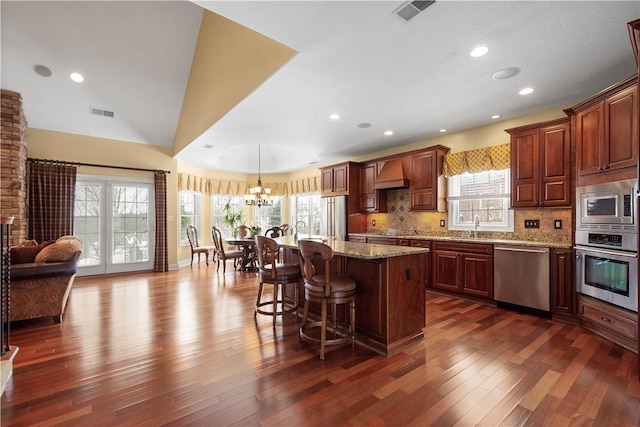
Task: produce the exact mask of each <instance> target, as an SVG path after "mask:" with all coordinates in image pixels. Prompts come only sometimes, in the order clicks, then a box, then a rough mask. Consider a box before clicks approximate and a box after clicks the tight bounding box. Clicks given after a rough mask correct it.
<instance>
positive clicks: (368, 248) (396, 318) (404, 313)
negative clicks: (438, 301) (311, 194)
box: [275, 236, 427, 356]
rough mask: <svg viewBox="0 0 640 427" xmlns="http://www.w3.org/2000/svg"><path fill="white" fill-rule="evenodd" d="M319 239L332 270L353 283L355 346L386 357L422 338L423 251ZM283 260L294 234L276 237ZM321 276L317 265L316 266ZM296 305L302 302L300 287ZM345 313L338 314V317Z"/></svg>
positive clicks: (291, 254)
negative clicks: (331, 261) (328, 254)
mask: <svg viewBox="0 0 640 427" xmlns="http://www.w3.org/2000/svg"><path fill="white" fill-rule="evenodd" d="M304 238H312V239H313V240H322V241H323V242H324V243H326V244H327V245H329V246H330V247H331V248H332V249H333V252H334V262H335V266H336V270H337V272H338V273H340V274H344V275H345V276H347V277H350V278H351V279H353V280H354V281H355V282H356V329H355V330H356V343H357V344H359V345H362V346H365V347H368V348H370V349H372V350H374V351H376V352H378V353H380V354H383V355H385V356H391V355H393V354H396V353H398V352H400V351H402V349H404V348H405V347H406V346H408V345H410V344H413V343H415V342H417V341H420V340H422V339H424V331H423V328H424V327H425V289H424V280H425V279H424V275H425V271H424V254H425V253H426V252H427V249H424V248H415V247H406V246H388V245H377V244H370V243H354V242H344V241H339V240H335V239H332V238H328V239H327V238H322V237H320V236H299V239H304ZM275 240H276V241H277V242H278V244H279V245H280V246H281V247H283V248H284V249H285V257H286V258H288V259H289V260H292V259H291V257H296V258H297V255H295V254H296V250H297V247H298V244H297V240H296V239H295V238H294V236H284V237H279V238H277V239H275ZM316 268H317V271H318V274H321V271H322V268H323V267H322V266H316ZM299 286H300V289H299V292H298V295H299V301H298V306H299V307H302V306H303V304H304V289H303V284H300V285H299ZM312 310H313V307H312ZM342 316H344V313H340V317H342Z"/></svg>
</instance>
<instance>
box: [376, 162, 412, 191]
mask: <svg viewBox="0 0 640 427" xmlns="http://www.w3.org/2000/svg"><path fill="white" fill-rule="evenodd" d="M374 187H375V189H376V190H388V189H391V188H408V187H409V176H408V174H407V171H406V170H405V168H404V165H403V164H402V159H390V160H387V161H386V162H384V165H383V166H382V169H381V170H380V172H379V173H378V176H377V177H376V182H375V186H374Z"/></svg>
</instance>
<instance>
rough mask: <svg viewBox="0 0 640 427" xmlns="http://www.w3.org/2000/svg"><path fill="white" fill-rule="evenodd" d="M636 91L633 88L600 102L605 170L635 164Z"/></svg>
mask: <svg viewBox="0 0 640 427" xmlns="http://www.w3.org/2000/svg"><path fill="white" fill-rule="evenodd" d="M637 97H638V87H637V86H633V87H630V88H628V89H626V90H623V91H622V92H620V93H618V94H616V95H614V96H612V97H611V98H609V99H607V100H606V101H605V102H604V111H605V141H606V145H605V148H604V162H603V165H602V167H603V168H604V169H605V170H609V169H621V168H626V167H635V166H636V164H637V161H638V101H637Z"/></svg>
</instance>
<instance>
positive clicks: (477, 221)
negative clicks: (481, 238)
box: [473, 215, 480, 239]
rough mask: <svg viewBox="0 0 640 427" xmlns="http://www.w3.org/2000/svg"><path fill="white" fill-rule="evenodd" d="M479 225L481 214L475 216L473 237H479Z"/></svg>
mask: <svg viewBox="0 0 640 427" xmlns="http://www.w3.org/2000/svg"><path fill="white" fill-rule="evenodd" d="M478 227H480V216H479V215H476V216H475V217H474V218H473V238H474V239H477V238H478Z"/></svg>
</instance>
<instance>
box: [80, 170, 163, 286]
mask: <svg viewBox="0 0 640 427" xmlns="http://www.w3.org/2000/svg"><path fill="white" fill-rule="evenodd" d="M154 218H155V216H154V201H153V182H152V181H146V180H145V181H132V180H130V179H129V180H124V179H123V180H121V179H118V178H115V177H96V176H93V175H78V177H77V179H76V198H75V213H74V234H75V235H76V236H78V238H80V239H81V240H82V242H83V243H84V249H83V251H82V257H81V258H80V261H79V262H78V276H88V275H95V274H108V273H122V272H129V271H143V270H152V269H153V253H154V246H155V242H154V235H155V234H154V232H153V229H154V224H153V219H154Z"/></svg>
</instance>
